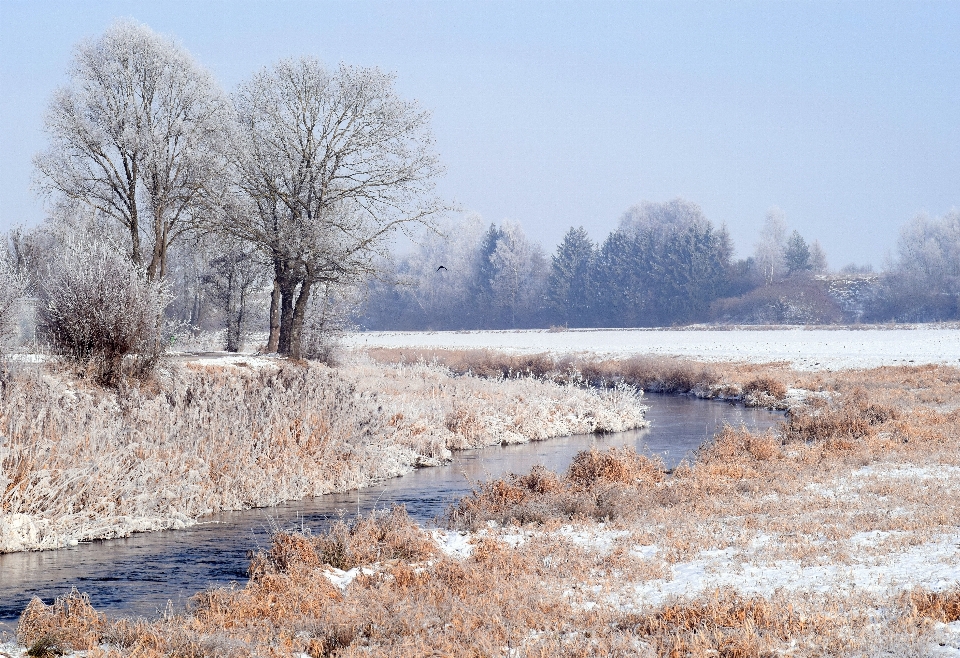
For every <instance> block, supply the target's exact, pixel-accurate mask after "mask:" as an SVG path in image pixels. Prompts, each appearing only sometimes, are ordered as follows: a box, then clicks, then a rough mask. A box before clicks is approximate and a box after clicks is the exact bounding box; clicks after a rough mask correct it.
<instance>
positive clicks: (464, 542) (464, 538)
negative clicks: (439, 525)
mask: <svg viewBox="0 0 960 658" xmlns="http://www.w3.org/2000/svg"><path fill="white" fill-rule="evenodd" d="M430 535H431V537H433V541H434V542H436V544H437V546H439V547H440V551H441V552H442V553H443V554H444V555H447V556H449V557H453V558H457V559H463V558H467V557H470V556H471V555H472V554H473V547H474V545H473V536H472V535H471V534H470V533H469V532H461V531H447V530H431V531H430Z"/></svg>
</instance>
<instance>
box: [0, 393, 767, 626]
mask: <svg viewBox="0 0 960 658" xmlns="http://www.w3.org/2000/svg"><path fill="white" fill-rule="evenodd" d="M646 403H647V404H648V405H649V406H650V409H649V411H648V413H647V418H648V420H650V427H648V428H645V429H642V430H634V431H630V432H621V433H618V434H608V435H605V436H597V435H586V436H584V435H580V436H571V437H565V438H559V439H551V440H549V441H541V442H537V443H528V444H523V445H516V446H507V447H502V448H486V449H483V450H469V451H464V452H459V453H455V459H454V461H453V463H452V464H450V465H447V466H440V467H436V468H424V469H419V470H417V471H415V472H413V473H411V474H409V475H406V476H404V477H401V478H396V479H393V480H388V481H386V482H382V483H380V484H379V485H377V486H373V487H370V488H368V489H365V490H362V491H359V492H356V491H354V492H349V493H345V494H330V495H327V496H320V497H317V498H312V499H308V500H302V501H297V502H292V503H287V504H284V505H280V506H278V507H270V508H264V509H257V510H247V511H243V512H227V513H222V514H217V515H214V516H211V517H207V518H205V519H204V523H201V524H200V525H197V526H194V527H192V528H188V529H186V530H175V531H166V532H154V533H145V534H139V535H134V536H133V537H129V538H127V539H113V540H109V541H96V542H91V543H87V544H81V545H79V546H76V547H73V548H63V549H60V550H56V551H43V552H37V553H11V554H8V555H0V631H2V630H8V631H10V630H13V626H14V624H15V623H16V618H17V617H18V616H19V614H20V612H22V611H23V608H24V607H25V606H26V604H27V602H28V601H29V600H30V598H31V597H33V596H39V597H41V598H42V599H43V600H44V601H45V602H48V603H49V602H50V601H51V600H52V599H53V598H54V597H55V596H59V595H62V594H64V593H66V592H68V591H69V590H70V588H71V587H72V586H76V587H77V589H79V590H80V591H82V592H86V593H87V594H89V595H90V599H91V601H92V603H93V605H94V606H95V607H96V608H97V609H98V610H100V611H102V612H107V613H109V614H113V615H126V616H146V617H153V616H156V615H157V613H158V611H160V610H162V609H163V608H165V607H166V606H167V604H168V601H169V602H172V604H173V605H174V607H175V608H176V607H182V606H183V605H184V603H185V602H186V600H187V599H188V598H189V597H190V596H191V595H193V594H194V593H196V592H197V591H200V590H203V589H205V588H207V587H209V586H212V585H224V584H229V583H230V582H231V581H236V582H238V583H243V582H244V581H245V580H246V569H247V562H248V560H247V552H248V551H250V550H254V549H257V548H262V547H266V546H267V545H268V544H269V538H270V534H271V533H272V532H273V531H274V530H276V529H290V528H311V529H313V530H314V531H320V530H322V529H323V528H324V527H326V526H327V525H328V524H329V523H330V521H331V520H335V519H336V518H338V515H345V516H347V517H350V516H353V515H354V514H356V513H357V511H358V510H359V511H360V512H364V513H365V512H368V511H370V510H372V509H374V508H383V507H389V506H390V505H392V504H394V503H401V504H404V505H406V507H407V511H408V512H409V514H410V515H411V516H412V517H413V518H415V519H418V520H420V521H422V522H426V523H429V522H430V521H431V520H432V519H434V518H435V517H437V516H438V515H439V514H441V513H442V512H443V511H444V509H445V508H446V506H447V505H448V504H449V503H450V502H451V501H452V500H455V499H456V498H458V497H461V496H463V495H465V494H466V493H468V492H469V491H470V489H471V487H472V484H473V483H475V482H476V481H478V480H486V479H489V478H493V477H498V476H500V475H504V474H506V473H525V472H527V471H529V470H530V468H531V467H532V466H534V465H536V464H543V465H544V466H546V467H547V468H550V469H552V470H557V471H561V470H565V469H566V468H567V466H568V465H569V464H570V461H571V459H573V456H574V455H575V454H576V453H577V452H578V451H580V450H583V449H584V448H589V447H590V446H591V445H596V446H598V447H608V446H626V445H631V446H635V447H636V448H637V449H638V450H643V451H647V452H650V453H655V454H659V455H661V456H663V459H664V461H665V462H666V464H667V466H668V467H673V466H675V465H676V464H677V463H678V462H679V461H680V460H681V459H683V457H684V456H686V455H688V454H689V453H690V452H691V451H692V450H695V449H696V448H697V447H698V446H699V445H700V444H701V443H703V442H704V441H705V440H706V439H709V438H711V437H712V436H713V435H714V434H715V433H716V431H717V430H718V428H719V427H720V426H722V425H723V424H724V423H728V424H730V425H735V426H739V425H746V426H747V427H748V428H750V429H753V430H763V429H766V428H768V427H771V426H774V425H776V423H777V422H779V421H780V420H781V419H782V418H783V416H782V414H778V413H772V412H769V411H766V410H761V409H745V408H744V407H742V406H739V405H731V404H727V403H722V402H714V401H707V400H696V399H692V398H684V397H672V396H657V395H651V396H648V397H647V399H646Z"/></svg>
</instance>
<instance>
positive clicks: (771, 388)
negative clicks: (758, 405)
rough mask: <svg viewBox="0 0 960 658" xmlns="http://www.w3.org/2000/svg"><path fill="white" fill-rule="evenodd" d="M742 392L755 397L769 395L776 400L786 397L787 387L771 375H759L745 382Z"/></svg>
mask: <svg viewBox="0 0 960 658" xmlns="http://www.w3.org/2000/svg"><path fill="white" fill-rule="evenodd" d="M743 394H744V396H748V395H749V396H753V397H755V398H759V397H760V396H762V395H769V396H771V397H774V398H776V399H777V400H783V399H784V398H786V397H787V387H786V386H784V385H783V383H782V382H780V381H778V380H776V379H774V378H773V377H770V376H761V377H757V378H756V379H752V380H750V381H749V382H747V383H746V384H745V385H744V387H743Z"/></svg>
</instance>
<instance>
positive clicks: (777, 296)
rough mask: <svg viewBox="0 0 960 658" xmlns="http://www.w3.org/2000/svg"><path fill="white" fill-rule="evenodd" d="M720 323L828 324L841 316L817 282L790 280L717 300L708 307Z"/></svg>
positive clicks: (837, 307)
mask: <svg viewBox="0 0 960 658" xmlns="http://www.w3.org/2000/svg"><path fill="white" fill-rule="evenodd" d="M711 316H712V317H713V319H714V320H717V321H719V322H733V323H740V324H783V323H786V324H831V323H836V322H842V321H843V313H842V312H841V310H840V307H839V306H838V305H837V302H836V300H834V299H833V298H832V297H831V296H830V294H829V292H828V291H827V289H826V286H825V285H824V284H823V283H822V282H821V281H817V280H816V279H810V278H806V277H792V278H789V279H786V280H784V281H781V282H778V283H774V284H771V285H767V286H761V287H759V288H755V289H754V290H751V291H750V292H748V293H747V294H745V295H743V296H741V297H728V298H726V299H719V300H717V301H716V302H714V303H713V305H712V307H711Z"/></svg>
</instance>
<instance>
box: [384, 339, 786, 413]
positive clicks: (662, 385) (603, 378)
mask: <svg viewBox="0 0 960 658" xmlns="http://www.w3.org/2000/svg"><path fill="white" fill-rule="evenodd" d="M368 354H369V355H370V357H371V358H373V359H375V360H377V361H380V362H383V363H391V364H395V363H435V364H440V365H443V366H445V367H447V368H449V369H450V370H451V371H453V372H455V373H470V374H472V375H474V376H477V377H484V378H492V379H501V380H507V379H517V378H526V377H532V378H535V379H541V380H546V381H553V382H557V383H562V384H574V385H579V386H593V387H598V388H608V387H615V386H618V385H624V384H626V385H628V386H632V387H635V388H639V389H641V390H644V391H649V392H652V393H674V394H692V395H696V396H697V397H702V398H722V399H729V400H740V401H742V402H744V404H746V405H748V406H766V407H774V408H778V409H785V408H787V405H786V403H785V402H784V400H785V398H786V396H787V387H786V385H785V384H784V383H783V381H781V379H782V376H783V374H785V373H786V372H787V368H786V365H784V364H767V365H754V364H723V365H721V364H716V363H701V362H698V361H694V360H691V359H684V358H675V357H665V356H632V357H629V358H624V359H598V358H595V357H590V356H554V355H552V354H548V353H541V354H507V353H503V352H497V351H494V350H479V349H478V350H461V349H435V350H419V349H397V348H376V349H370V350H368Z"/></svg>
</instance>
